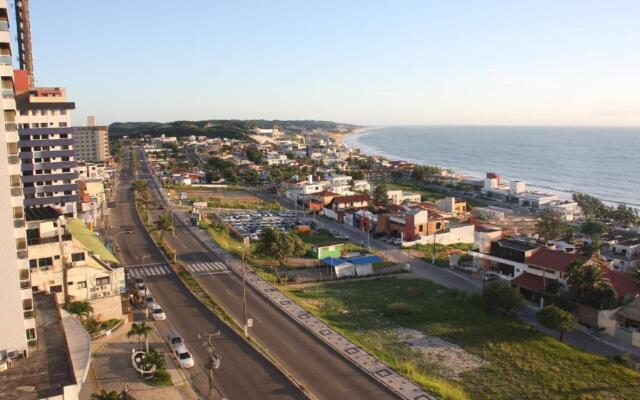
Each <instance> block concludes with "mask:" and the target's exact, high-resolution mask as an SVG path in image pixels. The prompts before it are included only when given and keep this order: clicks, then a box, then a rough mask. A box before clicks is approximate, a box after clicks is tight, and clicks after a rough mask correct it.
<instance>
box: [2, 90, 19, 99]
mask: <svg viewBox="0 0 640 400" xmlns="http://www.w3.org/2000/svg"><path fill="white" fill-rule="evenodd" d="M0 93H2V98H3V99H13V98H15V95H16V94H15V92H14V91H13V89H2V91H1V92H0Z"/></svg>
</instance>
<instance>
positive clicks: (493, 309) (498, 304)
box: [482, 283, 524, 316]
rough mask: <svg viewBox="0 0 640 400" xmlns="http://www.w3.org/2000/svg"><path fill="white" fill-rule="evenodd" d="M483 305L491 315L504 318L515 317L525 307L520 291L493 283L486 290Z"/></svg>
mask: <svg viewBox="0 0 640 400" xmlns="http://www.w3.org/2000/svg"><path fill="white" fill-rule="evenodd" d="M482 303H483V304H484V307H485V308H486V309H487V311H489V312H490V313H492V314H495V315H504V316H512V315H515V313H516V312H517V311H518V310H520V309H522V307H523V306H524V300H523V299H522V296H520V293H519V292H518V290H517V289H514V288H511V287H509V286H506V285H504V284H501V283H492V284H491V285H489V286H487V287H486V288H485V289H484V291H483V293H482Z"/></svg>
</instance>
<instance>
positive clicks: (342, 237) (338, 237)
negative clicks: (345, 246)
mask: <svg viewBox="0 0 640 400" xmlns="http://www.w3.org/2000/svg"><path fill="white" fill-rule="evenodd" d="M334 236H335V237H336V239H342V240H349V235H345V234H344V233H340V232H338V233H337V234H335V235H334Z"/></svg>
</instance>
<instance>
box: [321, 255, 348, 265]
mask: <svg viewBox="0 0 640 400" xmlns="http://www.w3.org/2000/svg"><path fill="white" fill-rule="evenodd" d="M320 262H322V263H323V264H325V265H330V266H332V267H335V266H338V265H342V264H344V263H346V262H348V261H345V260H341V259H339V258H333V257H326V258H323V259H322V260H320Z"/></svg>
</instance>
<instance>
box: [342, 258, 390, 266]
mask: <svg viewBox="0 0 640 400" xmlns="http://www.w3.org/2000/svg"><path fill="white" fill-rule="evenodd" d="M344 261H346V262H348V263H351V264H354V265H362V264H374V263H377V262H380V261H382V258H380V257H379V256H360V257H351V258H347V259H345V260H344Z"/></svg>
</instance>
